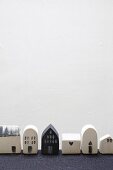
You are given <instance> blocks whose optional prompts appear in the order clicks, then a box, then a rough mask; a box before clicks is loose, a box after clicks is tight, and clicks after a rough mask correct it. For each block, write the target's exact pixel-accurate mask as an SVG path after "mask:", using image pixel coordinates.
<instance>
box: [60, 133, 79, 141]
mask: <svg viewBox="0 0 113 170" xmlns="http://www.w3.org/2000/svg"><path fill="white" fill-rule="evenodd" d="M62 140H65V141H66V140H67V141H69V140H70V141H71V140H73V141H80V134H79V133H63V134H62Z"/></svg>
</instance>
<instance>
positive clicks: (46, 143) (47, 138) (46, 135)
mask: <svg viewBox="0 0 113 170" xmlns="http://www.w3.org/2000/svg"><path fill="white" fill-rule="evenodd" d="M41 150H42V154H45V155H57V154H58V153H59V135H58V132H57V131H56V129H55V128H54V127H53V126H52V125H51V124H50V125H49V126H48V127H47V128H46V129H45V130H44V131H43V133H42V139H41Z"/></svg>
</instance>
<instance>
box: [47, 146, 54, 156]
mask: <svg viewBox="0 0 113 170" xmlns="http://www.w3.org/2000/svg"><path fill="white" fill-rule="evenodd" d="M52 153H53V147H52V146H48V154H52Z"/></svg>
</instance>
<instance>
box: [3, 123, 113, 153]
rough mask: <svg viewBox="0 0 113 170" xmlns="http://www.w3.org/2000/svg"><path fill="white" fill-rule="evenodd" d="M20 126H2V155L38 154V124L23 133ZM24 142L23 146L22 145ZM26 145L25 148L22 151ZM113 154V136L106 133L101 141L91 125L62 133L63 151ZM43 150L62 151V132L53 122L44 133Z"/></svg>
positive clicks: (30, 126)
mask: <svg viewBox="0 0 113 170" xmlns="http://www.w3.org/2000/svg"><path fill="white" fill-rule="evenodd" d="M22 141H23V142H22V144H21V135H20V129H19V127H18V126H0V154H5V153H21V152H23V154H37V153H38V130H37V128H36V127H35V126H33V125H29V126H27V127H26V128H25V129H24V131H23V135H22ZM22 145H23V147H22ZM22 148H23V150H22ZM98 151H99V152H100V153H101V154H113V139H112V137H111V136H110V135H105V136H103V137H102V138H100V140H99V147H98V135H97V131H96V129H95V128H94V126H92V125H86V126H84V127H83V129H82V131H81V134H74V133H72V134H69V133H65V134H62V154H80V153H83V154H97V153H98ZM41 152H42V154H46V155H57V154H58V153H59V134H58V132H57V131H56V129H55V128H54V127H53V126H52V125H51V124H50V125H49V126H48V127H47V128H46V129H45V130H44V131H43V133H42V137H41Z"/></svg>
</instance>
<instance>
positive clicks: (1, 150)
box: [0, 125, 21, 154]
mask: <svg viewBox="0 0 113 170" xmlns="http://www.w3.org/2000/svg"><path fill="white" fill-rule="evenodd" d="M5 153H15V154H16V153H21V137H20V129H19V127H18V126H15V125H14V126H12V125H11V126H9V125H8V126H7V125H3V126H0V154H5Z"/></svg>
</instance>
